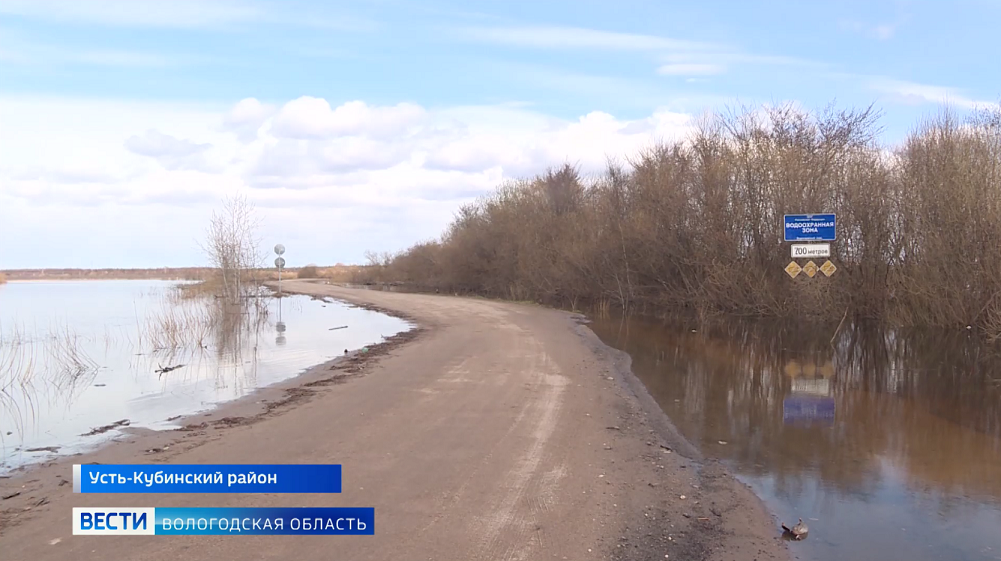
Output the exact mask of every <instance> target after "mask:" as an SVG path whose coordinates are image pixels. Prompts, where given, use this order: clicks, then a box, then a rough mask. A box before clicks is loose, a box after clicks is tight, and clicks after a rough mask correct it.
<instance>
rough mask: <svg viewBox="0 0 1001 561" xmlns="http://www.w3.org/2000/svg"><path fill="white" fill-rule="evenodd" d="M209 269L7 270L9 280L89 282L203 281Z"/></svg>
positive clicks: (5, 272)
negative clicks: (138, 280)
mask: <svg viewBox="0 0 1001 561" xmlns="http://www.w3.org/2000/svg"><path fill="white" fill-rule="evenodd" d="M211 271H212V270H211V269H209V268H208V267H182V268H169V267H162V268H158V269H6V270H4V271H2V273H0V274H5V275H6V276H7V278H8V279H9V280H88V279H94V280H97V279H106V280H111V279H160V280H202V279H205V278H207V277H208V276H209V274H210V273H211Z"/></svg>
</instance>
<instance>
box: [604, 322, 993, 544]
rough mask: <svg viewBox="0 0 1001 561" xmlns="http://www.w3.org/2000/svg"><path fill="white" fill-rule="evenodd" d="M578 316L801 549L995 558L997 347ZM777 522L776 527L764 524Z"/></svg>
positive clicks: (877, 334)
mask: <svg viewBox="0 0 1001 561" xmlns="http://www.w3.org/2000/svg"><path fill="white" fill-rule="evenodd" d="M589 327H591V328H592V329H593V330H594V332H595V333H596V334H597V335H598V336H599V337H600V338H601V339H602V340H603V341H604V342H605V343H606V344H608V345H610V346H613V347H615V348H618V349H620V350H623V351H625V352H627V353H629V355H630V356H631V357H632V370H633V372H634V373H635V374H636V375H637V376H638V377H639V378H640V379H641V380H642V381H643V383H644V384H645V386H646V388H647V389H648V391H649V392H650V394H651V395H652V396H653V397H654V398H655V399H656V401H657V402H658V403H659V404H660V406H661V408H662V409H663V410H664V411H665V413H667V415H668V416H669V417H670V418H671V420H672V421H673V422H674V424H675V425H676V426H677V428H678V429H679V430H680V431H681V433H682V434H683V435H684V436H685V438H686V439H688V440H689V441H690V442H691V443H692V444H694V445H696V446H698V447H699V448H700V449H701V450H702V451H703V452H704V453H705V454H706V455H707V456H710V457H716V458H719V459H720V460H722V461H723V462H725V463H726V464H727V465H728V467H729V468H730V470H731V471H732V472H733V473H734V474H735V475H736V476H737V477H738V478H739V479H740V480H742V481H743V482H745V483H747V484H748V485H750V486H751V488H752V489H753V490H754V491H755V492H756V493H757V494H758V496H759V497H761V498H762V499H763V500H764V501H765V503H766V504H767V505H768V506H769V507H770V509H771V510H772V512H773V513H774V514H775V515H776V516H777V517H778V518H779V519H780V520H781V521H784V522H787V523H789V524H790V525H791V524H794V523H796V521H797V519H799V518H802V519H803V522H804V523H806V524H807V525H808V526H809V535H808V537H807V538H806V539H805V540H803V541H798V542H792V543H790V550H791V552H792V554H793V555H794V556H795V557H798V558H799V559H806V560H813V561H885V560H887V559H907V560H908V561H941V560H949V561H967V560H969V561H983V560H999V559H1001V360H999V358H998V354H999V353H998V351H997V350H995V351H991V350H990V349H989V348H988V347H986V346H984V345H983V344H981V343H978V342H977V341H976V339H975V337H973V336H972V335H970V334H968V333H959V334H944V333H942V332H936V333H928V332H922V333H907V334H904V333H900V332H886V331H880V330H875V329H871V328H865V327H849V328H845V327H842V328H841V329H840V330H839V331H838V335H837V336H836V337H835V338H834V339H833V340H832V333H831V332H832V331H834V330H833V329H827V330H826V333H825V332H824V331H823V330H819V329H818V330H811V329H803V328H795V327H783V326H776V325H764V324H753V325H752V324H730V325H729V326H728V327H726V328H719V329H716V330H710V331H705V332H703V330H701V329H700V330H693V329H691V328H687V327H677V326H665V325H663V324H662V323H660V322H657V321H652V320H645V319H636V318H630V319H596V320H594V321H593V322H592V323H591V324H590V325H589ZM780 533H781V529H780V528H779V527H778V525H777V524H776V535H779V534H780Z"/></svg>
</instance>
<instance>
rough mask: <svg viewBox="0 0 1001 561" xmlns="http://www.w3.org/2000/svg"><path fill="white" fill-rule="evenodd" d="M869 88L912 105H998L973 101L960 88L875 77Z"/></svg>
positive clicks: (974, 106)
mask: <svg viewBox="0 0 1001 561" xmlns="http://www.w3.org/2000/svg"><path fill="white" fill-rule="evenodd" d="M868 83H869V87H870V88H871V89H873V90H875V91H878V92H881V93H884V94H886V95H887V96H888V97H889V98H890V99H891V100H893V101H896V102H899V103H905V104H910V105H917V104H923V103H936V104H949V105H953V106H956V107H963V108H966V109H974V108H977V107H990V106H994V105H996V104H995V103H994V102H991V101H982V100H975V99H972V98H970V97H968V96H966V95H965V94H963V93H962V91H961V90H960V89H958V88H952V87H946V86H935V85H929V84H919V83H917V82H908V81H904V80H894V79H891V78H883V77H875V78H869V79H868Z"/></svg>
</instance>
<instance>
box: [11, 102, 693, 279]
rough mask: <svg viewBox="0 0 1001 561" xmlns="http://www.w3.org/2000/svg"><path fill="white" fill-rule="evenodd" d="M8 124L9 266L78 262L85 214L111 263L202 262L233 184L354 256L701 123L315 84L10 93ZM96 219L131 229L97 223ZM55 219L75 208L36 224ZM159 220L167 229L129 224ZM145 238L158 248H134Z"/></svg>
mask: <svg viewBox="0 0 1001 561" xmlns="http://www.w3.org/2000/svg"><path fill="white" fill-rule="evenodd" d="M0 122H3V123H4V127H3V133H2V134H0V215H2V216H0V237H4V238H6V237H7V236H12V235H14V234H15V233H17V235H18V239H22V232H23V233H24V235H25V236H27V235H28V234H29V233H30V235H31V237H30V239H29V238H23V239H28V241H27V242H25V243H26V244H27V246H26V247H27V249H22V248H19V249H18V250H17V251H18V252H19V253H18V254H17V255H16V256H12V255H11V254H9V253H8V254H7V255H6V256H4V260H5V263H4V266H8V267H16V266H28V263H34V264H36V265H38V264H39V263H40V261H39V259H43V261H44V264H45V265H47V266H60V265H65V264H67V263H70V264H72V263H71V262H72V261H73V260H74V259H76V257H71V256H67V255H66V253H65V243H66V239H67V238H65V237H61V236H64V234H65V233H66V232H69V231H72V230H73V228H75V229H76V231H78V232H87V234H88V235H87V236H86V237H87V241H86V243H83V244H82V245H81V249H80V251H90V250H96V248H98V247H100V248H104V249H103V250H102V251H104V254H105V256H106V257H107V259H108V261H105V262H104V263H102V264H103V265H108V266H116V265H121V266H130V265H138V264H144V265H146V264H150V265H164V264H173V265H185V264H191V263H199V262H201V259H202V258H201V255H200V253H199V252H198V249H197V246H196V245H195V244H194V242H193V237H196V236H197V235H198V233H199V232H201V231H203V230H204V217H205V215H207V213H208V211H209V209H210V208H211V207H212V206H214V205H215V204H216V203H217V201H218V200H219V199H220V198H221V197H223V196H225V195H227V194H230V193H233V192H236V191H243V192H245V193H247V194H248V195H249V196H250V198H251V200H253V201H255V202H256V203H257V204H258V205H259V207H260V208H261V211H262V213H263V215H264V217H265V220H266V223H267V224H268V226H267V231H266V232H265V233H264V234H265V237H266V239H267V240H269V241H270V240H273V239H283V240H295V241H294V243H296V244H299V247H298V248H297V255H298V256H300V257H302V258H303V259H304V260H305V261H316V262H321V263H325V262H335V261H346V262H347V261H356V262H357V261H360V260H361V259H362V253H363V252H364V251H365V250H366V249H377V250H383V249H386V250H389V249H399V248H403V247H405V246H407V245H409V244H410V243H411V242H413V241H415V240H416V239H419V238H426V237H429V236H434V235H437V234H438V233H440V232H441V230H442V229H443V228H444V226H445V225H446V223H447V221H448V220H449V218H450V217H451V216H452V213H453V212H454V210H455V209H456V208H457V207H458V205H459V204H461V203H462V202H465V201H468V200H471V199H472V198H474V197H476V196H478V195H480V194H484V193H487V192H489V191H490V190H492V189H493V188H494V187H496V186H497V185H499V184H500V183H502V182H503V181H504V180H505V179H508V178H515V177H524V176H528V175H531V174H534V173H537V172H540V171H543V170H544V169H545V168H546V167H549V166H551V165H558V164H560V163H563V162H573V163H576V164H578V165H580V167H581V168H582V170H583V171H585V172H594V171H599V170H601V169H602V168H603V167H604V166H605V163H606V161H607V159H608V158H609V157H613V158H618V159H620V160H621V159H622V158H623V157H624V156H628V155H631V154H635V153H636V152H637V151H639V150H640V149H642V148H644V147H646V146H649V145H650V144H651V143H653V142H655V141H656V140H658V139H663V138H669V137H672V136H675V135H677V134H679V133H681V132H682V131H684V130H686V128H687V127H688V126H689V118H688V116H687V115H684V114H680V113H670V112H658V113H655V114H654V115H651V116H649V117H647V118H645V119H637V120H630V121H626V120H621V119H617V118H616V117H614V116H612V115H610V114H607V113H603V112H592V113H589V114H587V115H584V116H582V117H580V118H579V119H575V120H570V121H565V120H560V119H555V118H553V117H550V116H547V115H544V114H541V113H538V112H534V111H530V110H528V109H526V108H524V107H518V106H514V105H494V106H462V107H451V108H443V109H426V108H423V107H420V106H416V105H408V104H399V105H389V106H378V105H371V104H367V103H362V102H358V101H355V102H348V103H343V104H341V105H338V106H336V107H331V106H330V104H329V103H328V102H327V101H326V100H323V99H319V98H308V97H303V98H298V99H294V100H291V101H288V102H286V103H284V104H283V105H281V106H280V107H269V106H267V105H266V104H263V103H261V102H260V101H258V100H254V99H251V98H248V99H245V100H242V101H240V102H238V103H236V104H234V105H232V106H229V107H217V106H198V105H182V104H163V103H138V102H131V103H130V102H119V101H115V100H108V101H94V100H83V99H58V98H48V99H46V98H40V99H39V98H29V97H6V98H0ZM234 128H235V129H241V130H243V131H244V132H247V131H252V134H250V133H249V132H248V134H247V135H246V136H244V137H242V138H241V137H238V136H236V135H234V134H233V130H234ZM394 131H395V134H394ZM293 136H294V137H293ZM80 208H87V209H88V210H87V212H85V213H79V212H77V213H74V212H69V211H68V210H67V209H80ZM123 209H128V210H123ZM124 215H127V216H128V218H127V219H123V218H122V216H124ZM95 219H97V220H120V221H121V227H120V228H111V227H107V228H105V227H104V226H102V227H100V228H93V227H91V226H90V222H91V221H93V220H95ZM57 220H63V221H68V222H66V223H60V226H59V228H54V229H52V231H46V230H45V229H40V228H38V227H34V226H32V224H49V223H52V222H54V221H57ZM147 221H159V223H160V224H170V228H168V229H163V231H156V232H153V233H151V229H150V228H148V227H146V226H136V228H138V229H137V230H136V232H138V233H135V234H133V233H132V232H131V231H130V230H128V228H130V227H131V226H129V225H135V224H138V223H142V224H145V223H146V222H147ZM310 232H312V233H313V234H314V236H313V238H310V234H309V233H310ZM143 236H149V237H148V238H144V237H143ZM311 240H312V241H311ZM136 243H142V244H145V247H146V254H144V255H142V256H141V257H137V256H136V255H137V254H135V253H133V252H128V251H126V249H127V247H132V245H134V244H136ZM286 245H288V244H286ZM84 246H85V247H84ZM166 246H169V247H166ZM176 246H183V247H185V248H189V249H188V250H186V251H178V250H176ZM29 250H30V251H29ZM7 251H10V250H7ZM74 251H75V252H76V251H77V250H76V249H75V250H74ZM116 256H120V258H119V257H116ZM12 259H13V260H14V261H13V262H12V261H11V260H12ZM129 260H131V261H129Z"/></svg>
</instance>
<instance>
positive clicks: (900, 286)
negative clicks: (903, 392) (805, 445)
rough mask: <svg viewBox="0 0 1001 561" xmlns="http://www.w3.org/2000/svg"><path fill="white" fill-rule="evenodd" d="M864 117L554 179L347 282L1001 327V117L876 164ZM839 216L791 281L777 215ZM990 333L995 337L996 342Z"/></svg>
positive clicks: (921, 136)
mask: <svg viewBox="0 0 1001 561" xmlns="http://www.w3.org/2000/svg"><path fill="white" fill-rule="evenodd" d="M879 132H880V127H879V125H878V115H876V114H875V113H874V112H873V111H871V110H860V111H859V110H850V111H835V110H826V111H823V112H820V113H815V114H811V113H804V112H800V111H798V110H795V109H792V108H788V107H783V108H773V109H770V110H767V111H744V112H737V113H728V114H720V115H717V116H715V117H712V118H707V119H705V120H704V121H703V122H702V124H701V126H700V127H699V128H698V129H697V130H696V132H695V133H693V134H692V135H691V137H690V138H687V139H685V140H684V141H680V142H675V143H671V144H665V145H659V146H655V147H653V148H651V149H649V150H647V151H645V152H644V153H642V154H639V155H638V156H637V157H636V158H634V159H633V160H632V161H631V162H630V166H629V167H628V168H624V167H618V166H614V165H612V166H610V167H609V168H608V170H607V171H606V172H605V173H604V174H602V175H601V176H598V177H593V178H583V177H581V176H580V175H579V174H578V172H577V170H576V169H574V168H573V167H571V166H564V167H562V168H559V169H555V170H550V171H549V172H547V173H545V174H543V175H541V176H538V177H535V178H532V179H529V180H524V181H518V182H514V183H511V184H508V185H505V186H503V187H501V188H500V189H498V190H497V191H496V192H495V193H493V194H492V195H490V196H488V197H486V198H484V199H482V200H480V201H478V202H476V203H475V204H472V205H469V206H466V207H464V208H462V209H461V210H460V212H459V213H458V215H457V216H456V218H455V219H454V220H453V222H452V224H451V225H450V226H449V227H448V229H447V231H446V232H445V233H444V234H443V235H442V236H441V238H440V239H436V240H430V241H426V242H422V243H418V244H417V245H415V246H413V247H411V248H410V249H408V250H406V251H404V252H401V253H399V254H397V255H390V256H385V255H384V256H372V257H370V262H371V263H370V265H369V266H368V267H365V268H362V269H361V270H358V271H355V272H354V274H353V278H352V279H351V280H353V281H355V282H359V281H362V282H363V281H374V282H385V281H403V282H406V283H409V284H410V285H412V286H414V287H416V288H419V289H432V290H434V289H437V290H441V291H442V292H446V291H447V292H450V293H456V292H457V293H467V294H468V293H472V294H482V295H487V296H493V297H501V298H510V299H516V300H532V301H536V302H545V303H548V304H553V305H558V306H564V307H578V306H590V307H593V306H603V307H604V308H605V310H606V311H607V309H608V307H614V308H617V309H619V310H625V311H629V312H638V313H648V314H671V315H677V314H683V315H693V316H697V317H700V318H713V317H722V316H755V317H763V316H768V317H778V318H796V319H817V320H824V321H833V322H836V321H838V320H839V319H841V317H842V316H843V315H846V310H847V315H848V316H850V318H852V319H864V318H869V319H876V320H879V321H882V322H884V323H887V324H893V325H906V326H932V325H934V326H949V327H965V326H967V325H974V326H978V327H980V328H981V329H983V330H985V331H987V332H995V331H998V330H999V329H1001V327H998V325H999V324H1001V320H999V319H998V317H999V316H1001V311H999V309H998V308H999V306H1001V252H999V251H998V250H997V248H998V247H1001V109H994V110H989V111H983V112H980V113H976V114H974V115H972V116H971V117H969V118H967V119H965V120H962V121H960V120H958V119H957V118H956V117H955V116H954V115H952V114H950V113H948V112H946V113H943V114H942V115H940V116H939V117H937V118H935V119H932V120H930V121H928V122H926V123H923V124H922V125H921V126H920V127H918V128H916V129H915V130H914V132H913V133H912V134H911V135H910V136H909V138H908V139H907V140H906V142H905V143H904V144H903V145H902V146H900V147H898V148H896V149H887V148H886V147H884V146H881V145H879V144H878V143H877V142H876V140H875V139H876V138H877V136H878V135H879ZM813 212H835V213H837V215H838V240H837V241H836V242H834V243H833V244H832V251H833V253H834V255H833V258H832V260H833V261H834V262H835V264H836V265H837V266H838V268H839V270H838V271H837V272H836V273H835V275H834V276H833V277H832V278H826V277H824V276H823V275H818V276H817V277H814V278H812V279H810V278H807V277H806V276H805V275H800V276H799V277H798V278H796V279H790V278H789V277H788V276H787V275H786V273H785V272H784V271H783V268H784V267H785V265H786V264H788V263H789V261H790V256H789V247H788V244H786V243H784V242H783V239H782V236H783V230H782V226H781V224H782V215H783V214H786V213H789V214H795V213H813ZM995 334H1001V332H999V333H995Z"/></svg>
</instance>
